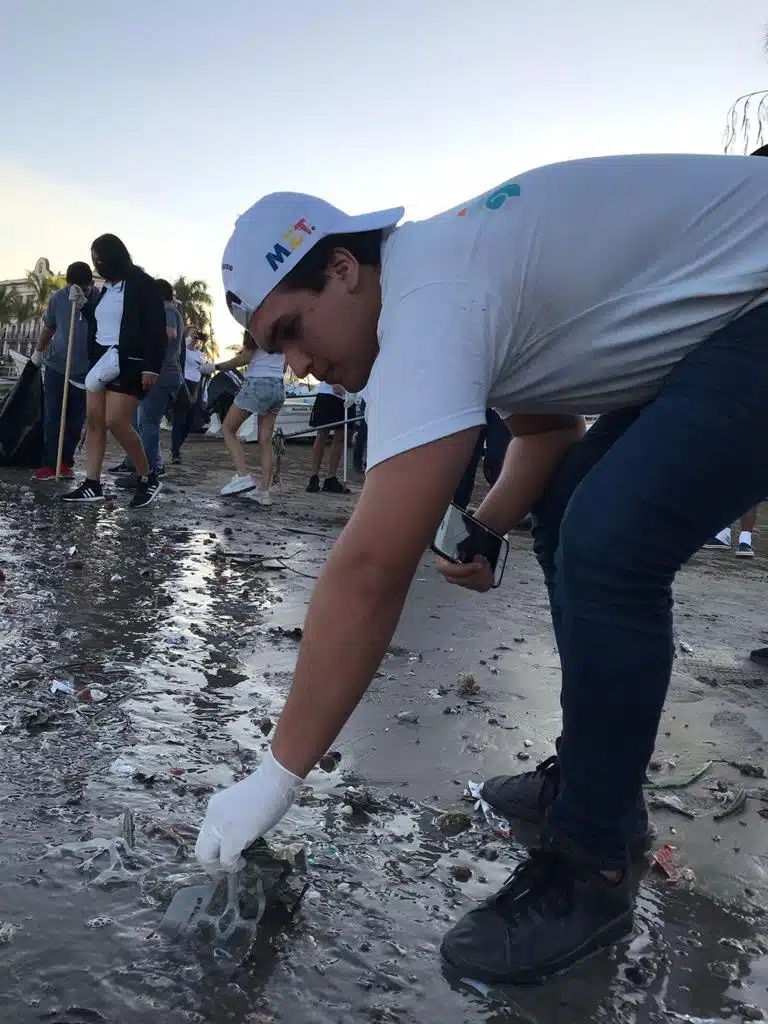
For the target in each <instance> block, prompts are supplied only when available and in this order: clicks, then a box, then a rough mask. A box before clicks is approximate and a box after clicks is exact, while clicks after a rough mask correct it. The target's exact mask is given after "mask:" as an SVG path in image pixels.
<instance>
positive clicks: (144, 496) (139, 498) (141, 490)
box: [128, 473, 163, 508]
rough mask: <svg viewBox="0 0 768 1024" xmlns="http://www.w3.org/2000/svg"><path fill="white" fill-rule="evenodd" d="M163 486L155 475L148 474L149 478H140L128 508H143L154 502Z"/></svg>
mask: <svg viewBox="0 0 768 1024" xmlns="http://www.w3.org/2000/svg"><path fill="white" fill-rule="evenodd" d="M162 489H163V485H162V484H161V483H160V481H159V480H158V479H157V473H150V474H149V476H140V477H139V478H138V481H137V483H136V493H135V494H134V496H133V497H132V498H131V501H130V504H129V506H128V507H129V508H143V507H144V506H145V505H149V504H150V503H151V502H153V501H154V500H155V498H156V497H157V496H158V494H159V493H160V491H162Z"/></svg>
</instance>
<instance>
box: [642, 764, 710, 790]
mask: <svg viewBox="0 0 768 1024" xmlns="http://www.w3.org/2000/svg"><path fill="white" fill-rule="evenodd" d="M669 764H670V767H676V762H674V761H670V762H669ZM713 764H714V761H706V762H705V763H704V764H703V765H701V766H700V767H699V768H695V769H694V770H693V771H692V772H690V773H684V774H682V775H676V776H673V777H672V778H670V777H667V778H665V779H660V780H658V781H655V782H646V783H644V785H643V788H644V789H684V788H685V787H686V786H690V785H692V784H693V783H694V782H697V781H698V780H699V779H700V778H701V777H702V775H706V774H707V772H708V771H709V769H710V768H711V767H712V765H713Z"/></svg>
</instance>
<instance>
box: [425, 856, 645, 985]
mask: <svg viewBox="0 0 768 1024" xmlns="http://www.w3.org/2000/svg"><path fill="white" fill-rule="evenodd" d="M631 929H632V895H631V890H630V882H629V872H628V871H627V870H624V871H623V872H622V874H621V877H620V879H619V880H618V881H616V882H610V881H608V880H607V879H606V878H605V877H604V876H603V875H602V874H601V873H600V871H599V870H598V869H597V867H595V866H594V865H592V864H586V863H583V862H581V861H580V860H578V859H576V858H575V857H572V856H571V854H570V853H569V854H565V853H564V852H562V851H560V850H558V849H556V848H554V847H552V848H549V849H542V850H533V851H532V852H531V855H530V857H529V858H528V859H527V860H524V861H523V862H522V864H520V866H519V867H518V868H517V869H516V870H515V872H514V873H513V874H512V875H511V876H510V877H509V879H508V880H507V882H506V883H505V884H504V886H502V888H501V889H500V890H499V892H497V893H496V894H495V895H494V896H491V897H490V898H489V899H487V900H485V902H483V903H481V904H480V906H479V907H476V908H475V909H474V910H470V912H469V913H468V914H466V915H465V916H464V917H463V918H462V919H461V920H460V921H459V922H458V924H456V925H454V926H453V928H452V929H451V930H450V931H449V932H448V934H447V935H446V936H445V938H444V939H443V942H442V946H441V952H442V954H443V957H444V958H445V960H446V961H447V962H448V964H450V966H451V967H452V968H454V969H455V970H457V971H458V972H459V973H460V975H461V976H462V977H464V978H473V979H477V980H478V981H485V982H488V983H490V984H504V983H506V984H522V985H525V984H533V983H535V982H538V981H542V980H543V979H544V978H546V977H548V976H549V975H551V974H555V973H556V972H558V971H562V970H564V969H565V968H566V967H570V966H571V964H574V963H576V962H577V961H578V960H581V959H582V958H584V957H586V956H588V955H589V954H590V953H592V952H594V951H595V950H596V949H600V948H601V947H602V946H608V945H610V944H611V943H613V942H616V941H617V940H618V939H620V938H622V936H624V935H626V934H627V933H628V932H629V931H631Z"/></svg>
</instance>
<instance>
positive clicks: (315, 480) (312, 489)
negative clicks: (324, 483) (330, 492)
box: [307, 473, 320, 494]
mask: <svg viewBox="0 0 768 1024" xmlns="http://www.w3.org/2000/svg"><path fill="white" fill-rule="evenodd" d="M319 490H320V477H319V476H318V475H317V474H316V473H314V474H313V475H312V476H311V477H310V478H309V483H308V484H307V491H308V492H309V493H310V494H317V492H318V491H319Z"/></svg>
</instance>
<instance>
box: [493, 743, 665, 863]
mask: <svg viewBox="0 0 768 1024" xmlns="http://www.w3.org/2000/svg"><path fill="white" fill-rule="evenodd" d="M559 792H560V761H559V759H558V757H557V755H556V754H555V755H553V756H552V757H548V758H547V759H546V761H542V762H541V764H539V765H537V766H536V769H535V771H532V772H523V773H522V774H520V775H496V776H494V777H493V778H492V779H488V780H487V781H486V782H484V783H483V788H482V791H481V794H482V797H483V800H485V802H486V803H488V804H490V805H491V807H492V808H493V809H494V811H496V812H497V813H498V814H501V815H503V816H504V817H505V818H509V819H516V820H517V821H528V822H531V823H532V824H534V825H539V826H541V825H543V824H544V822H545V820H546V817H547V812H548V811H549V808H550V807H551V806H552V804H553V803H554V802H555V798H556V796H557V794H558V793H559ZM655 835H656V833H655V831H654V829H653V827H652V826H651V825H650V824H648V822H647V819H646V823H645V824H644V826H643V828H642V829H641V830H640V831H639V832H638V834H637V836H636V837H635V838H634V839H633V840H632V842H631V843H630V847H629V855H630V857H631V858H632V860H639V859H642V858H643V857H644V856H645V854H646V853H647V852H648V851H649V850H650V849H651V847H652V846H653V840H654V838H655Z"/></svg>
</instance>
